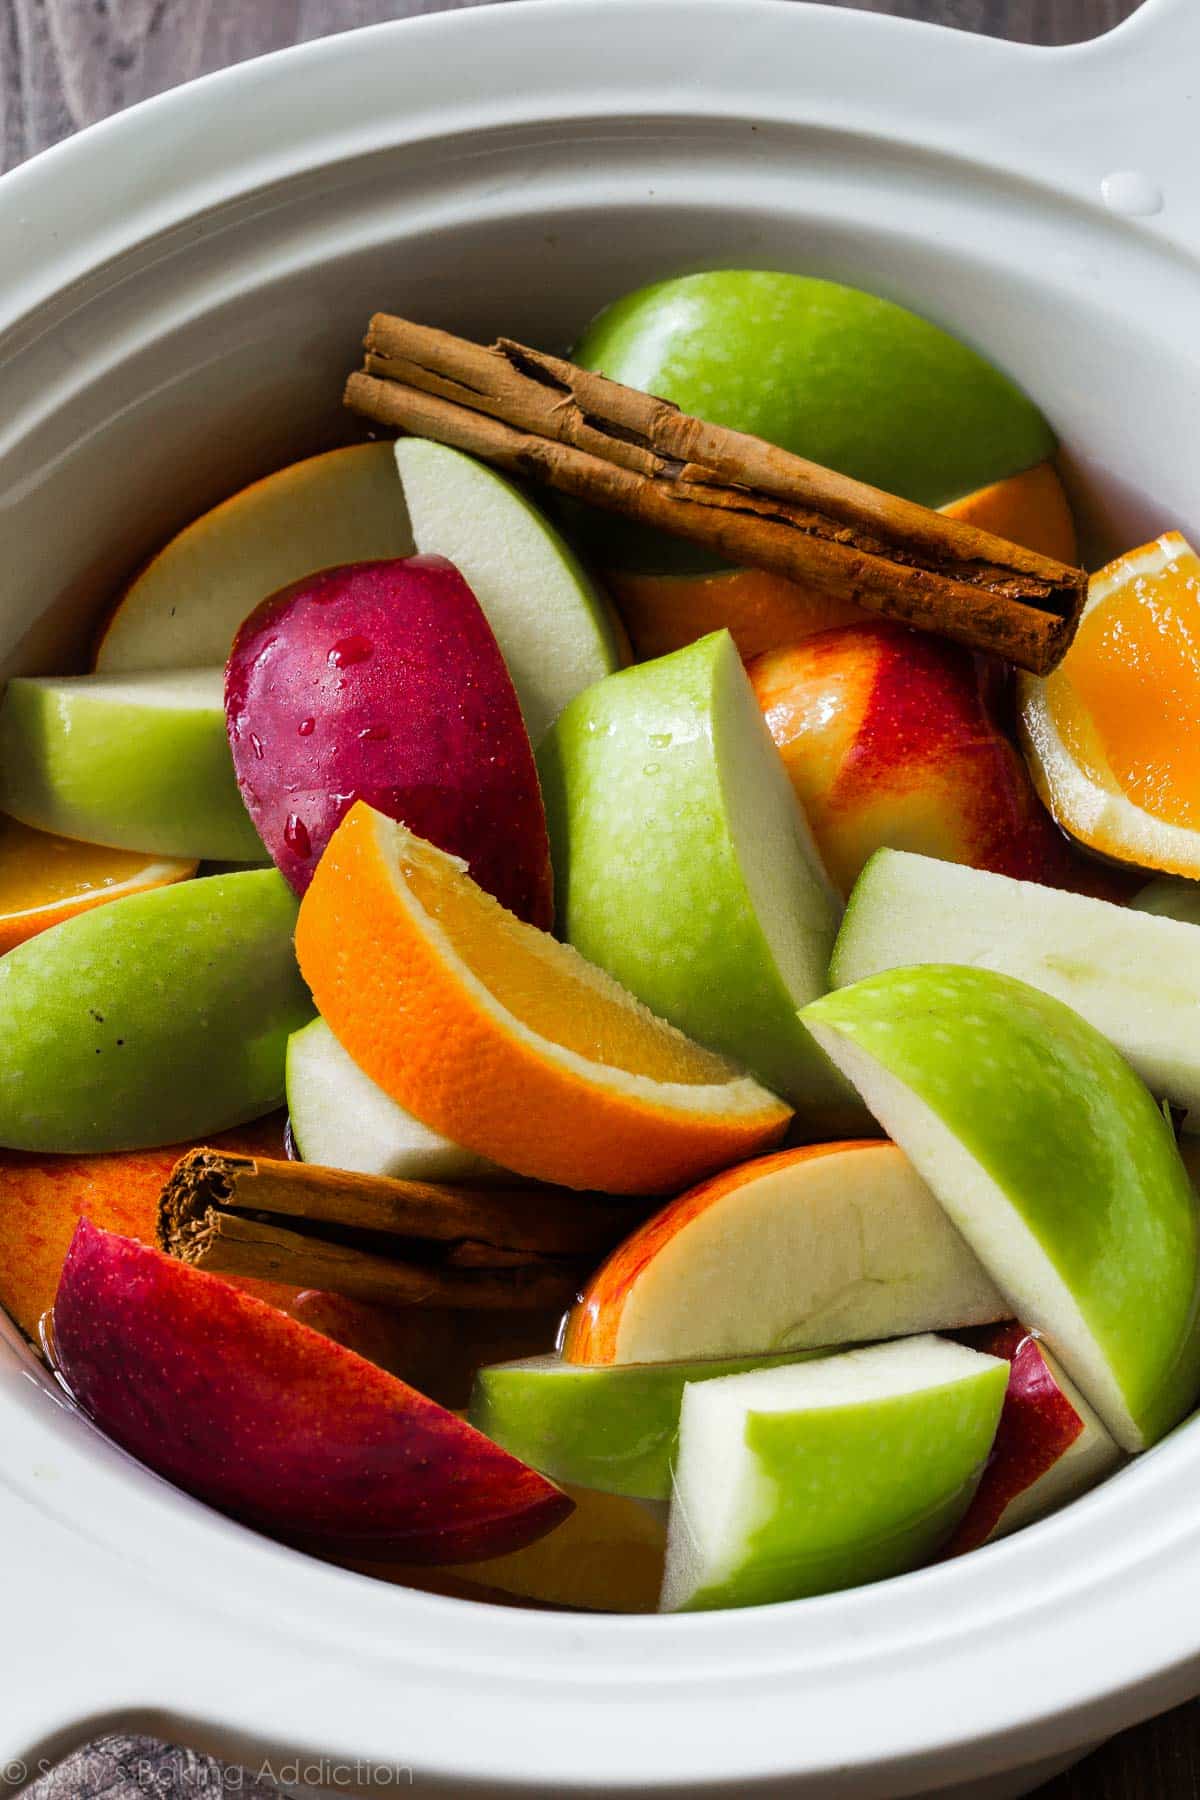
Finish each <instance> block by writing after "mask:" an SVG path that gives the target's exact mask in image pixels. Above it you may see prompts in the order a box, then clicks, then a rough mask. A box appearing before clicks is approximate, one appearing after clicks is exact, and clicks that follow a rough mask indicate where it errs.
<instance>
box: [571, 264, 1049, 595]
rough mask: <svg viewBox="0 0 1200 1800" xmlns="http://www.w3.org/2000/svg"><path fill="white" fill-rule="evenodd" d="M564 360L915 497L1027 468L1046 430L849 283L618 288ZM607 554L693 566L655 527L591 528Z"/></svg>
mask: <svg viewBox="0 0 1200 1800" xmlns="http://www.w3.org/2000/svg"><path fill="white" fill-rule="evenodd" d="M573 354H574V357H575V360H576V361H577V362H579V363H582V364H583V365H584V367H586V368H589V369H598V370H600V371H601V372H602V373H603V374H605V375H608V376H610V377H612V379H613V380H615V381H622V382H625V383H626V384H627V385H628V386H630V387H636V388H643V389H645V390H647V391H648V392H650V393H652V394H661V395H662V396H663V398H664V399H666V400H673V401H674V402H675V404H676V405H677V406H679V407H681V408H682V409H683V411H684V412H687V413H694V414H696V415H697V416H698V417H699V418H702V419H707V420H708V421H710V423H712V424H714V425H727V426H730V427H732V428H733V429H734V430H737V431H747V432H751V433H753V434H754V435H755V436H756V437H761V438H766V439H767V441H768V442H769V443H772V444H779V445H781V446H782V448H783V449H785V450H792V451H795V452H796V453H797V454H799V455H801V456H806V457H809V458H810V459H811V460H812V461H814V462H819V463H824V464H825V465H826V466H827V467H829V468H832V469H838V470H840V471H841V472H842V473H843V474H845V475H851V476H854V477H855V478H856V479H857V480H859V481H866V482H869V483H871V485H872V486H874V487H879V488H884V489H886V490H887V491H888V492H889V493H894V494H902V495H904V496H905V498H906V499H910V500H918V501H920V502H921V503H922V504H923V505H925V506H934V507H937V506H944V505H946V504H947V503H949V502H951V501H954V500H957V499H960V498H962V497H963V496H964V495H966V494H969V493H971V492H973V491H974V490H975V489H977V488H981V487H986V486H988V485H989V484H990V483H992V482H996V481H1001V480H1003V479H1004V478H1005V477H1007V476H1009V475H1015V474H1017V473H1019V472H1020V471H1021V470H1023V469H1028V468H1032V467H1033V465H1034V464H1035V463H1040V462H1042V461H1044V460H1045V459H1046V458H1047V457H1049V456H1052V455H1053V454H1054V437H1053V434H1052V433H1051V431H1050V428H1049V426H1048V425H1047V424H1046V421H1045V419H1044V418H1043V417H1042V415H1041V414H1040V413H1039V411H1038V410H1037V408H1036V407H1035V406H1034V405H1033V403H1032V401H1030V400H1029V399H1028V398H1027V397H1026V395H1024V394H1023V393H1022V392H1021V390H1020V389H1019V388H1018V387H1017V386H1016V385H1015V384H1014V383H1013V382H1012V381H1011V380H1010V379H1009V378H1008V377H1007V376H1006V375H1004V374H1002V373H1001V372H1000V370H998V369H996V368H994V367H993V366H992V365H991V364H990V363H989V362H987V361H986V360H985V359H984V358H983V357H982V356H980V355H979V353H978V352H977V351H976V350H973V349H971V348H970V347H969V346H968V345H967V344H964V343H962V342H961V341H960V340H959V339H958V338H955V337H952V336H951V335H950V333H949V332H946V331H943V330H942V329H941V328H940V327H939V326H937V325H935V324H933V323H932V322H931V321H930V320H928V319H924V318H921V317H920V316H919V315H918V314H917V313H914V312H910V311H909V310H908V309H907V308H906V307H903V306H897V305H895V304H894V303H893V302H892V301H890V300H884V299H881V298H879V297H878V296H876V295H874V294H867V293H864V292H862V290H861V289H859V288H853V287H845V286H843V285H842V284H841V283H839V282H833V281H822V280H818V279H815V278H813V277H811V276H805V275H794V274H788V273H785V272H783V271H779V270H771V269H714V270H707V271H704V272H702V273H699V274H693V275H682V276H677V277H674V278H672V279H670V280H667V281H660V282H656V283H655V284H654V285H653V286H651V287H644V288H640V289H638V290H637V292H635V293H631V294H626V295H624V296H623V297H622V298H621V299H619V300H616V301H614V302H613V304H612V305H611V306H609V307H607V308H606V309H605V310H604V311H603V312H602V313H600V314H599V316H598V317H597V318H596V319H595V320H593V322H592V323H591V325H589V326H588V328H587V330H586V331H585V332H584V334H583V337H582V338H581V340H580V341H579V343H578V345H577V346H576V348H575V351H574V352H573ZM604 531H605V550H606V554H605V560H606V561H612V560H625V561H629V562H636V563H641V564H643V565H644V566H649V567H657V568H667V569H671V568H677V567H680V566H683V565H685V564H688V565H691V566H695V564H696V556H695V552H694V551H691V554H690V556H689V550H690V546H689V547H684V546H680V545H679V543H678V541H677V540H674V539H669V538H666V537H664V536H663V535H662V534H661V533H660V534H654V535H652V534H650V533H647V532H645V531H634V530H630V529H628V528H626V530H625V531H623V532H622V533H621V534H620V540H619V541H620V545H621V547H622V549H624V550H625V552H626V554H625V555H624V556H623V557H622V556H620V555H618V556H614V555H613V554H612V552H613V549H614V547H615V545H616V544H617V541H618V539H617V536H616V534H614V532H613V530H612V528H611V525H610V524H608V523H606V525H605V528H604Z"/></svg>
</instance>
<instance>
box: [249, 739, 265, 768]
mask: <svg viewBox="0 0 1200 1800" xmlns="http://www.w3.org/2000/svg"><path fill="white" fill-rule="evenodd" d="M250 748H251V749H252V750H253V752H254V754H255V756H257V758H258V760H259V762H261V761H262V759H263V744H262V739H261V738H260V737H259V735H258V733H257V731H252V732H251V733H250Z"/></svg>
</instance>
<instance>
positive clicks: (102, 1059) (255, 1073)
mask: <svg viewBox="0 0 1200 1800" xmlns="http://www.w3.org/2000/svg"><path fill="white" fill-rule="evenodd" d="M296 912H297V903H296V899H295V896H294V895H293V894H292V893H291V891H290V890H289V888H288V885H287V883H286V882H285V881H284V879H283V877H282V875H279V874H278V873H277V872H276V871H275V870H274V869H251V870H248V871H246V872H244V873H242V874H237V875H213V876H208V877H205V878H203V879H201V880H199V881H183V882H179V883H177V884H176V885H174V886H172V887H161V888H155V889H153V890H152V891H151V892H149V893H145V894H132V895H130V896H129V897H128V898H126V899H124V900H113V901H111V902H110V903H109V905H107V906H98V907H96V908H95V909H94V910H93V911H91V912H85V913H80V914H79V916H78V917H77V918H74V919H68V920H66V921H65V923H64V924H62V925H55V926H53V927H52V928H51V929H50V930H49V931H43V932H42V933H41V934H40V936H38V937H35V938H30V939H29V941H28V942H27V943H24V944H18V946H17V948H16V949H15V950H10V951H9V952H8V955H7V956H3V957H0V1041H2V1042H3V1044H4V1054H3V1056H0V1144H4V1145H7V1146H9V1147H10V1148H12V1149H16V1150H47V1151H93V1150H95V1151H101V1150H139V1149H148V1148H150V1147H152V1146H153V1145H156V1144H177V1143H182V1142H184V1141H185V1140H188V1139H196V1138H202V1137H208V1136H211V1135H212V1133H213V1132H217V1131H224V1130H226V1129H227V1128H228V1127H230V1126H232V1125H239V1124H241V1123H243V1122H244V1121H245V1120H247V1119H254V1118H258V1117H259V1116H260V1115H261V1114H263V1113H268V1112H271V1111H272V1110H273V1109H274V1108H275V1107H277V1106H278V1105H279V1103H280V1101H281V1100H282V1099H283V1064H284V1053H285V1049H286V1046H287V1040H288V1037H289V1035H290V1033H291V1032H293V1031H295V1030H297V1029H298V1028H299V1027H300V1026H301V1025H302V1024H303V1023H304V1022H305V1020H306V1019H309V1018H311V1016H312V1002H311V1001H310V999H309V997H308V992H307V990H306V988H305V986H304V983H303V981H301V979H300V973H299V970H298V969H297V967H296V959H295V955H294V953H293V950H292V933H293V932H294V930H295V928H296Z"/></svg>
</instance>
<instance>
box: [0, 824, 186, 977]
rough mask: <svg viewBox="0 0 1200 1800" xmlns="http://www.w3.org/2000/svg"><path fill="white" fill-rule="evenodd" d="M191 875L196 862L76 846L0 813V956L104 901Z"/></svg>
mask: <svg viewBox="0 0 1200 1800" xmlns="http://www.w3.org/2000/svg"><path fill="white" fill-rule="evenodd" d="M195 873H196V865H195V863H194V862H179V861H177V860H175V859H165V858H163V857H151V856H143V855H141V854H139V853H135V852H133V851H128V850H105V849H104V848H102V846H101V845H99V844H79V843H76V842H75V840H74V839H73V838H62V837H52V836H51V835H50V834H49V833H48V832H45V831H34V830H33V829H32V828H31V827H30V826H28V825H20V824H18V823H17V821H16V820H15V819H9V818H6V817H4V816H3V815H2V814H0V951H4V950H11V949H12V948H13V946H14V945H15V944H23V943H24V941H25V939H26V938H31V937H36V936H37V934H38V932H39V931H46V930H47V929H48V928H49V927H50V926H51V925H59V924H61V923H62V921H63V920H64V919H71V918H74V916H75V914H76V913H81V912H86V911H87V910H88V908H89V907H92V906H101V905H103V903H104V902H105V901H106V900H120V899H122V898H123V897H124V896H125V895H126V894H140V893H142V892H144V890H145V889H146V888H155V887H166V886H168V885H169V883H171V882H173V881H185V880H186V879H187V878H188V876H189V875H194V874H195Z"/></svg>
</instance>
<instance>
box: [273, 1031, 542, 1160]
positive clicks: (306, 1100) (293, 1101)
mask: <svg viewBox="0 0 1200 1800" xmlns="http://www.w3.org/2000/svg"><path fill="white" fill-rule="evenodd" d="M287 1103H288V1113H289V1116H290V1118H291V1122H292V1138H293V1141H294V1143H295V1146H296V1149H297V1150H298V1152H299V1153H300V1156H301V1157H302V1158H303V1160H304V1161H305V1162H313V1163H324V1164H325V1165H326V1166H327V1167H329V1168H333V1169H348V1170H350V1171H351V1172H353V1173H355V1174H360V1175H386V1176H390V1177H391V1178H392V1179H393V1180H400V1181H460V1182H485V1181H490V1182H495V1181H508V1182H510V1183H514V1182H516V1181H517V1180H518V1177H516V1176H513V1175H510V1174H508V1172H507V1171H506V1170H504V1169H501V1168H500V1166H499V1164H498V1163H493V1162H489V1161H488V1159H487V1157H486V1156H476V1154H475V1152H474V1151H473V1150H464V1149H462V1148H461V1147H460V1146H459V1145H458V1144H453V1143H451V1141H450V1139H449V1138H445V1137H443V1136H442V1135H441V1133H440V1132H437V1131H431V1130H430V1129H429V1127H428V1125H422V1123H421V1121H420V1120H419V1119H415V1118H414V1117H413V1115H412V1114H411V1113H410V1112H406V1111H405V1109H404V1107H402V1106H398V1105H397V1104H396V1102H395V1101H394V1100H393V1099H391V1098H390V1096H389V1095H387V1094H385V1093H384V1091H383V1089H382V1088H381V1087H378V1086H377V1085H376V1084H375V1082H373V1081H372V1080H371V1077H370V1076H369V1075H366V1074H364V1073H363V1071H362V1070H361V1069H360V1068H359V1066H358V1064H357V1063H356V1062H355V1061H354V1059H353V1057H352V1056H351V1055H350V1053H349V1051H347V1050H344V1049H343V1048H342V1046H341V1044H339V1042H338V1040H337V1039H336V1038H335V1037H334V1035H333V1033H332V1031H330V1029H329V1027H328V1025H327V1024H326V1023H325V1021H324V1019H320V1018H317V1019H313V1020H311V1021H310V1022H309V1024H307V1025H305V1026H304V1027H303V1028H302V1029H301V1030H300V1031H296V1032H293V1033H292V1035H291V1037H290V1038H289V1039H288V1046H287Z"/></svg>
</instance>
